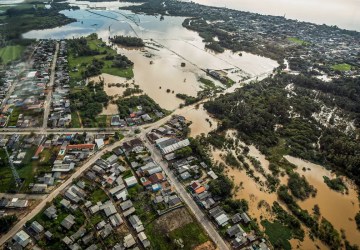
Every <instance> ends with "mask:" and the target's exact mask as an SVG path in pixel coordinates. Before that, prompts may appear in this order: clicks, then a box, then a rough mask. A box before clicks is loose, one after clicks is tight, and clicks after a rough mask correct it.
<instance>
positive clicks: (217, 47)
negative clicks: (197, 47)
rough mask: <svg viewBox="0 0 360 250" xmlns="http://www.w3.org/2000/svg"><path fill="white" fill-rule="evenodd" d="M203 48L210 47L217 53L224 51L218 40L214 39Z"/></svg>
mask: <svg viewBox="0 0 360 250" xmlns="http://www.w3.org/2000/svg"><path fill="white" fill-rule="evenodd" d="M205 48H208V49H211V50H213V51H215V52H217V53H223V52H224V51H225V49H224V48H223V47H221V45H220V44H219V43H218V42H215V41H213V42H210V43H209V44H206V45H205Z"/></svg>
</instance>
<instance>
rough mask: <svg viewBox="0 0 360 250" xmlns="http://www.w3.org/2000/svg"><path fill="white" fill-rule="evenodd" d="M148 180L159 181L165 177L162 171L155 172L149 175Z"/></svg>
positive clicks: (153, 182)
mask: <svg viewBox="0 0 360 250" xmlns="http://www.w3.org/2000/svg"><path fill="white" fill-rule="evenodd" d="M148 179H149V181H151V183H152V184H155V183H159V182H162V181H164V180H165V177H164V175H163V174H162V173H156V174H153V175H150V176H149V178H148Z"/></svg>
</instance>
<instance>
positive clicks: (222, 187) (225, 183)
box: [209, 175, 234, 198]
mask: <svg viewBox="0 0 360 250" xmlns="http://www.w3.org/2000/svg"><path fill="white" fill-rule="evenodd" d="M233 187H234V183H233V182H232V181H231V180H230V179H229V178H228V177H227V176H224V175H219V177H218V178H217V179H216V180H212V181H210V182H209V191H210V192H211V193H212V194H213V195H215V196H219V197H221V198H227V197H230V196H231V192H232V189H233Z"/></svg>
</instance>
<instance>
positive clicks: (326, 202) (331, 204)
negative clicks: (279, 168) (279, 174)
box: [285, 156, 360, 245]
mask: <svg viewBox="0 0 360 250" xmlns="http://www.w3.org/2000/svg"><path fill="white" fill-rule="evenodd" d="M285 158H286V159H287V160H288V161H289V162H291V163H292V164H295V165H296V166H298V168H297V170H296V171H297V172H298V173H299V174H301V175H304V176H305V178H306V179H307V180H308V182H309V183H310V184H311V185H313V186H314V187H315V188H316V189H317V195H316V197H315V198H309V199H306V200H305V201H299V202H298V204H299V205H300V206H301V207H302V208H303V209H306V210H308V211H309V212H311V211H312V208H313V207H314V205H315V204H318V205H319V207H320V213H321V215H322V216H324V217H325V218H326V219H327V220H329V221H330V222H331V223H332V224H333V226H334V227H335V228H336V229H337V230H338V231H339V232H340V229H344V230H345V235H346V238H347V239H348V240H349V241H350V242H351V243H352V244H357V245H360V231H359V230H357V229H356V223H355V220H354V217H355V215H356V213H357V212H359V209H360V207H359V200H358V197H357V191H356V189H355V188H354V185H353V184H351V182H350V181H348V182H347V186H348V188H349V194H347V195H346V194H341V193H339V192H335V191H333V190H331V189H330V188H329V187H328V186H327V185H326V184H325V183H324V180H323V176H327V177H329V178H334V177H335V176H333V175H332V174H331V173H330V171H328V170H327V169H325V168H324V167H322V166H320V165H316V164H313V163H310V162H307V161H304V160H301V159H298V158H295V157H292V156H286V157H285ZM304 167H305V168H306V169H308V168H309V169H310V170H307V171H303V170H302V168H304Z"/></svg>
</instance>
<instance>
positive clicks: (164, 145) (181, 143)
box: [145, 116, 269, 250]
mask: <svg viewBox="0 0 360 250" xmlns="http://www.w3.org/2000/svg"><path fill="white" fill-rule="evenodd" d="M185 126H186V121H185V119H184V118H183V117H181V116H173V117H172V119H171V120H170V121H169V122H167V123H166V124H165V125H163V126H161V127H159V128H157V129H153V130H152V131H151V132H150V133H148V134H147V138H148V140H149V141H150V142H151V143H153V144H154V145H155V146H156V147H157V148H158V150H159V151H160V153H161V154H162V156H163V159H164V160H166V161H167V162H168V165H169V167H170V169H171V170H172V171H173V172H174V174H175V176H177V178H178V179H179V181H180V182H182V183H183V185H185V186H186V187H187V190H188V192H189V193H190V195H191V196H192V198H193V199H194V201H195V202H196V203H197V204H198V206H199V207H200V208H202V209H203V210H204V211H205V213H206V214H207V215H208V217H209V218H210V219H211V220H212V221H213V223H214V225H215V226H216V227H217V228H219V230H225V229H226V239H227V240H229V242H230V244H231V246H232V247H233V248H234V249H242V248H245V247H250V249H251V247H254V248H253V249H262V250H267V249H269V248H268V246H267V245H266V243H265V242H264V241H263V240H261V239H258V237H256V236H255V235H254V234H253V233H252V232H251V233H248V232H245V230H244V229H243V228H244V227H247V226H248V225H249V223H251V219H250V218H249V216H248V215H247V214H246V213H245V212H242V213H236V214H229V213H227V212H225V211H224V209H223V208H222V206H221V197H216V196H214V195H212V194H211V192H210V191H209V182H210V181H212V180H216V179H218V178H219V176H218V175H217V174H216V173H215V172H214V171H213V170H212V169H211V168H210V167H209V166H208V165H207V164H206V163H205V162H203V161H201V160H200V159H198V158H197V157H196V156H194V155H192V154H191V153H190V155H189V154H179V153H178V152H179V151H183V149H184V148H187V147H189V146H190V142H189V140H188V139H186V138H185V139H184V136H183V134H182V133H181V132H182V130H184V128H185ZM190 152H191V150H190ZM145 166H146V165H145Z"/></svg>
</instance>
